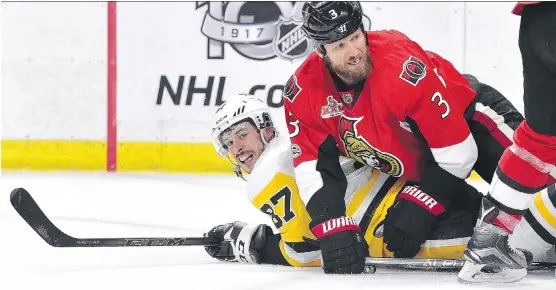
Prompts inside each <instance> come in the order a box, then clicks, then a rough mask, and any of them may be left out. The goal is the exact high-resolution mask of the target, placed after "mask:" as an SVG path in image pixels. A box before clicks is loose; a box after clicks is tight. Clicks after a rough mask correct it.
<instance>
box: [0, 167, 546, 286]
mask: <svg viewBox="0 0 556 290" xmlns="http://www.w3.org/2000/svg"><path fill="white" fill-rule="evenodd" d="M244 186H245V183H244V182H243V181H242V180H240V179H238V178H236V177H233V176H203V175H182V174H179V175H177V174H176V175H168V174H164V175H162V174H160V175H156V174H125V173H118V174H109V173H71V174H70V173H48V174H45V173H40V174H39V173H12V172H8V173H2V177H1V179H0V187H1V198H0V227H1V228H0V233H1V237H0V271H1V272H0V290H15V289H22V290H23V289H24V290H32V289H37V288H39V287H40V288H41V289H45V290H50V289H53V290H70V289H71V290H76V289H78V290H85V289H95V290H98V289H103V290H112V289H164V288H167V289H168V288H170V289H183V290H188V289H225V290H234V289H246V290H256V289H265V290H271V289H280V290H284V289H311V290H327V289H335V290H336V289H358V290H360V289H361V290H362V289H373V290H377V289H408V288H411V289H412V290H414V289H427V290H431V289H434V288H436V289H443V290H446V289H556V279H555V278H554V272H553V271H552V272H548V271H547V272H539V273H534V274H530V275H529V276H528V277H527V278H525V280H523V281H521V282H519V283H516V284H511V285H480V286H479V285H473V286H471V285H460V284H459V283H458V282H457V281H456V274H455V273H423V272H410V271H396V270H385V269H378V271H377V273H376V274H374V275H370V274H369V275H358V276H339V275H324V274H323V273H322V271H321V269H319V268H292V267H283V266H269V265H245V264H237V263H226V262H219V261H217V260H214V259H212V258H210V257H209V256H208V255H207V254H206V253H205V251H204V249H203V248H202V247H149V248H53V247H50V246H49V245H47V244H46V243H45V242H44V241H43V240H42V239H41V238H40V237H39V236H38V235H37V234H36V233H35V232H34V231H33V230H32V229H31V228H30V227H29V226H28V225H27V224H26V223H25V222H24V221H23V219H21V218H20V217H19V215H17V213H16V212H15V211H14V210H13V208H12V206H11V204H10V202H9V195H10V192H11V191H12V189H14V188H16V187H24V188H26V189H27V190H28V191H29V192H30V193H31V195H32V196H33V197H34V198H35V200H36V201H37V203H38V204H39V206H40V207H41V208H42V209H43V211H44V212H45V213H46V215H47V216H49V217H50V218H51V219H52V221H53V222H54V223H55V224H56V225H57V226H58V227H60V229H61V230H62V231H64V232H66V233H67V234H69V235H72V236H75V237H78V238H89V237H129V236H135V237H150V236H153V237H154V236H175V237H187V236H201V235H202V233H203V232H205V231H207V230H209V229H211V228H212V227H213V226H215V225H218V224H222V223H227V222H232V221H235V220H241V221H245V222H251V223H269V220H268V218H267V216H266V215H264V214H263V213H261V212H259V211H258V210H257V209H255V208H254V207H253V206H252V205H251V204H250V203H249V201H248V200H247V198H246V196H245V194H244V193H243V188H244Z"/></svg>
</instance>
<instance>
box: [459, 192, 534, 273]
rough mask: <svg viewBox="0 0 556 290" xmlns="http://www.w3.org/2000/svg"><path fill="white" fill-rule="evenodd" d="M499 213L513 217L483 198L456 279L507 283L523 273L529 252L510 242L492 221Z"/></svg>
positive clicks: (503, 231)
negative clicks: (515, 246) (477, 218)
mask: <svg viewBox="0 0 556 290" xmlns="http://www.w3.org/2000/svg"><path fill="white" fill-rule="evenodd" d="M501 215H502V216H501ZM499 216H501V217H500V218H502V219H504V218H506V217H505V216H507V217H508V218H510V219H515V218H513V217H511V216H510V215H508V214H506V213H505V212H502V211H501V210H500V209H499V208H498V207H497V206H496V205H495V204H494V203H492V202H491V201H490V200H489V199H488V198H483V200H482V204H481V212H480V216H479V220H478V222H477V225H476V227H475V231H474V233H473V236H472V237H471V239H470V240H469V242H468V243H467V248H466V249H465V252H464V258H465V260H466V261H465V263H464V265H463V267H462V269H461V270H460V272H459V274H458V281H459V282H460V283H511V282H517V281H519V280H521V279H523V278H525V276H526V275H527V267H528V265H530V263H531V261H532V259H533V255H532V254H531V253H530V252H529V251H527V250H521V249H515V248H513V247H512V246H510V244H509V243H508V232H507V231H506V230H505V229H503V228H501V227H499V226H498V225H495V224H493V222H494V221H495V219H496V218H497V217H499Z"/></svg>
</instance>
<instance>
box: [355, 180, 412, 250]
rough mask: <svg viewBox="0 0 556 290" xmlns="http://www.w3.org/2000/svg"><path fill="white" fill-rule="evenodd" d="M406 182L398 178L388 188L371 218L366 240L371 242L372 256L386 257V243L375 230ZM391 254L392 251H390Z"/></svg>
mask: <svg viewBox="0 0 556 290" xmlns="http://www.w3.org/2000/svg"><path fill="white" fill-rule="evenodd" d="M404 184H405V180H402V179H400V180H398V181H396V183H394V185H393V186H392V187H391V188H390V189H389V190H388V192H387V193H386V195H385V196H384V198H383V199H382V201H381V202H380V203H379V205H378V206H377V207H376V209H375V212H374V213H373V217H372V218H371V223H370V224H369V227H368V228H367V231H366V232H365V240H366V241H367V243H368V244H369V255H370V256H371V257H385V255H384V254H383V248H385V247H383V246H384V245H385V244H384V242H383V240H382V238H379V237H375V236H374V231H375V228H376V227H377V225H378V224H379V223H380V222H382V221H383V220H384V218H385V217H386V213H387V211H388V208H390V207H391V206H392V204H394V201H395V200H396V196H398V193H399V192H400V191H401V189H402V188H403V186H404ZM390 254H391V253H390Z"/></svg>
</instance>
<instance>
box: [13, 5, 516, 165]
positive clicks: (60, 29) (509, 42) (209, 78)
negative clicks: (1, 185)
mask: <svg viewBox="0 0 556 290" xmlns="http://www.w3.org/2000/svg"><path fill="white" fill-rule="evenodd" d="M362 5H363V12H364V14H365V25H366V26H367V28H369V26H370V29H371V30H381V29H397V30H400V31H402V32H404V33H406V34H407V35H408V36H409V37H410V38H412V39H414V40H415V41H417V42H419V43H420V44H421V45H422V46H423V47H424V48H425V49H429V50H433V51H435V52H437V53H439V54H441V55H443V56H444V57H446V58H447V59H449V60H451V61H452V62H453V64H454V65H455V66H456V67H457V68H458V69H460V70H461V71H462V72H465V73H472V74H474V75H476V76H477V77H478V78H479V79H480V80H482V81H484V82H487V83H490V84H492V85H493V86H495V87H496V88H498V89H499V90H500V91H501V92H502V93H504V94H505V95H506V96H507V97H508V98H509V99H510V100H512V101H514V103H515V105H516V106H517V107H518V109H521V108H522V101H521V94H522V91H523V89H522V87H521V86H522V79H521V60H520V57H519V50H518V47H517V32H518V30H517V28H518V24H519V18H518V17H516V16H514V15H511V14H510V10H511V8H512V5H513V4H512V3H447V2H437V3H434V2H427V3H406V2H404V3H395V2H393V3H384V2H379V3H372V2H366V3H363V4H362ZM301 6H302V3H301V2H296V3H291V2H265V3H244V2H230V3H225V2H184V3H174V2H172V3H145V2H141V3H125V2H122V3H111V4H110V5H108V4H106V3H101V2H93V3H85V2H84V3H3V4H2V9H3V12H2V13H3V17H2V26H3V30H2V39H3V46H2V62H3V68H2V69H3V74H2V77H3V79H2V83H3V86H2V95H3V103H2V108H3V109H2V115H3V118H2V168H3V169H8V170H20V169H26V170H99V171H105V170H110V171H164V172H200V173H213V172H231V166H230V165H229V164H228V162H227V160H225V159H220V158H218V156H217V155H216V153H215V152H214V149H213V145H212V144H211V143H210V142H211V140H210V129H211V120H212V116H213V113H214V112H215V110H216V108H217V107H218V106H219V105H220V104H222V103H223V102H224V101H225V100H226V99H227V98H228V97H229V96H230V95H233V94H235V93H240V92H248V93H252V94H254V95H256V96H257V97H259V98H261V99H262V100H263V101H265V102H266V103H267V104H268V105H269V107H270V108H271V113H272V116H273V117H274V119H275V122H276V123H277V126H278V128H279V130H280V132H282V133H283V134H287V131H286V126H285V121H284V118H283V110H282V105H283V103H282V100H281V93H282V90H283V87H284V84H285V82H286V80H287V79H288V78H289V76H290V75H291V74H292V73H293V71H294V70H295V69H296V68H297V67H298V66H299V64H300V63H301V62H302V61H303V59H304V58H305V57H306V56H307V54H308V53H309V52H310V51H311V49H310V48H311V47H310V46H309V45H308V43H307V41H306V39H305V38H304V37H303V35H302V34H300V30H299V25H300V21H299V19H300V8H301ZM261 11H263V12H261ZM431 15H434V17H432V16H431ZM31 20H32V21H31Z"/></svg>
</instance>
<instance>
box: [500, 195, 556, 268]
mask: <svg viewBox="0 0 556 290" xmlns="http://www.w3.org/2000/svg"><path fill="white" fill-rule="evenodd" d="M510 244H511V245H512V246H514V247H516V248H521V249H526V250H528V251H530V252H531V253H532V254H533V261H541V262H542V261H552V260H553V255H554V254H555V253H554V252H553V250H554V245H556V187H555V185H551V186H550V187H548V189H547V190H543V191H542V192H540V193H538V194H537V195H535V197H534V199H533V203H531V206H530V207H529V209H528V210H527V211H526V212H525V215H524V218H523V219H522V220H521V222H520V223H519V224H518V225H517V226H516V227H515V230H514V232H513V234H512V235H510Z"/></svg>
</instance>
